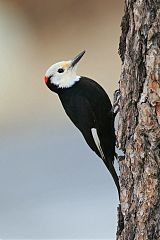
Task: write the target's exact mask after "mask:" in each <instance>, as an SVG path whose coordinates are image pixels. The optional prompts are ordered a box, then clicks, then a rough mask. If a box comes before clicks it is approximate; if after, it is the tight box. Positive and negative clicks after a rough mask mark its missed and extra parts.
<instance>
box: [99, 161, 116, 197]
mask: <svg viewBox="0 0 160 240" xmlns="http://www.w3.org/2000/svg"><path fill="white" fill-rule="evenodd" d="M103 161H104V164H105V165H106V167H107V169H108V170H109V172H110V174H111V175H112V177H113V180H114V182H115V185H116V187H117V190H118V196H119V199H120V185H119V178H118V175H117V173H116V170H115V168H114V165H113V161H112V159H110V158H109V157H106V158H105V159H103Z"/></svg>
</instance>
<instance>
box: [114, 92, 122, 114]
mask: <svg viewBox="0 0 160 240" xmlns="http://www.w3.org/2000/svg"><path fill="white" fill-rule="evenodd" d="M120 97H121V92H120V89H117V90H116V91H115V92H114V94H113V112H114V115H115V116H116V115H117V113H118V112H119V101H120Z"/></svg>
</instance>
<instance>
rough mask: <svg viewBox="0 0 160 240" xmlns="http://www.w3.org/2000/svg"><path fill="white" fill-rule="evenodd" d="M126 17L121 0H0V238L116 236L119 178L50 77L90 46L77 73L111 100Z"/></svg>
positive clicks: (93, 237) (116, 76)
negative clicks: (75, 123) (78, 124)
mask: <svg viewBox="0 0 160 240" xmlns="http://www.w3.org/2000/svg"><path fill="white" fill-rule="evenodd" d="M122 15H123V1H122V0H119V1H117V0H112V1H109V0H100V1H98V0H81V1H78V0H45V1H42V0H34V1H32V0H6V1H5V0H3V1H2V0H0V82H1V87H0V116H1V118H0V125H1V137H0V238H2V239H5V238H12V239H13V238H14V239H16V238H17V239H20V238H21V239H22V238H32V239H33V238H36V239H38V238H39V239H40V238H41V239H47V238H50V239H51V238H52V239H62V238H63V239H65V238H67V239H100V238H101V239H103V238H104V239H115V233H116V225H117V212H116V209H117V205H118V196H117V192H116V188H115V186H114V184H113V181H112V179H111V177H110V175H109V173H108V171H107V170H106V168H105V166H104V165H103V163H102V161H101V160H100V159H99V158H98V157H97V156H96V155H95V154H94V152H92V151H91V150H90V149H89V147H88V146H87V145H86V143H85V141H84V139H83V137H82V136H81V134H80V132H79V131H78V130H77V129H76V128H75V127H74V126H73V124H72V123H71V122H70V120H69V119H68V117H67V116H66V114H65V113H64V110H63V109H62V106H61V104H60V101H59V99H58V96H57V95H56V94H53V93H52V92H51V91H49V89H48V88H47V87H46V86H45V84H44V82H43V76H44V74H45V71H46V70H47V68H48V67H49V66H50V65H51V64H53V63H55V62H58V61H61V60H69V59H71V58H72V57H74V56H75V55H76V54H78V53H79V52H81V51H82V50H84V49H85V50H86V54H85V55H84V57H83V59H82V60H81V62H80V63H79V67H78V74H79V75H83V76H88V77H91V78H93V79H95V80H96V81H98V82H99V83H100V84H101V85H102V86H103V87H104V88H105V89H106V91H107V92H108V94H109V96H110V98H111V99H112V96H113V92H114V90H115V89H116V88H117V86H118V80H119V75H120V64H121V63H120V59H119V56H118V53H117V52H118V44H119V36H120V22H121V17H122Z"/></svg>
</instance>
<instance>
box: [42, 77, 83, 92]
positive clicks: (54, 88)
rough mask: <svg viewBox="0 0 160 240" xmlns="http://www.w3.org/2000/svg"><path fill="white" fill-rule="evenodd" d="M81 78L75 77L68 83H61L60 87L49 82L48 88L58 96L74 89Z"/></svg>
mask: <svg viewBox="0 0 160 240" xmlns="http://www.w3.org/2000/svg"><path fill="white" fill-rule="evenodd" d="M80 78H81V77H80V76H75V77H74V78H71V79H68V81H61V83H60V84H59V85H57V84H54V83H51V82H48V83H47V87H48V88H49V89H50V90H51V91H52V92H55V93H57V94H60V93H62V92H64V91H65V90H67V89H70V88H72V87H73V86H74V85H75V84H76V83H77V82H78V81H79V80H80Z"/></svg>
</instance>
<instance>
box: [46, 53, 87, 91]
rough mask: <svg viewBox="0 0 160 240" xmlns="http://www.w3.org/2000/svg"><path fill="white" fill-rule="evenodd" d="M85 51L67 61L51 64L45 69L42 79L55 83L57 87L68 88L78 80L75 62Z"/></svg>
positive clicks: (48, 82) (47, 82)
mask: <svg viewBox="0 0 160 240" xmlns="http://www.w3.org/2000/svg"><path fill="white" fill-rule="evenodd" d="M84 53H85V51H83V52H81V53H80V54H78V55H77V56H76V57H75V58H73V59H72V60H69V61H62V62H58V63H55V64H53V65H52V66H50V68H49V69H48V70H47V71H46V74H45V77H44V81H45V83H46V84H47V85H48V84H53V85H56V86H57V88H69V87H71V86H72V85H74V83H75V82H77V81H79V79H80V76H77V74H76V69H77V63H78V62H79V60H80V59H81V58H82V56H83V55H84Z"/></svg>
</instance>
